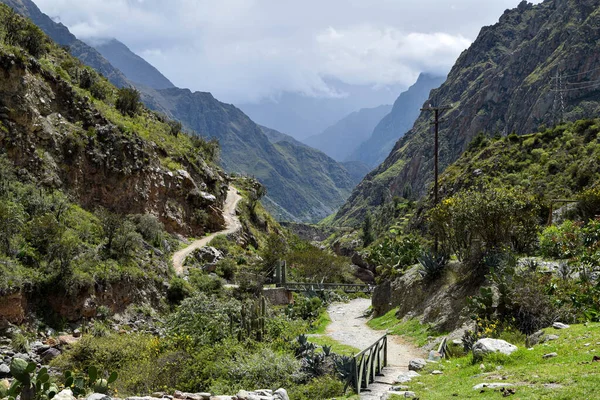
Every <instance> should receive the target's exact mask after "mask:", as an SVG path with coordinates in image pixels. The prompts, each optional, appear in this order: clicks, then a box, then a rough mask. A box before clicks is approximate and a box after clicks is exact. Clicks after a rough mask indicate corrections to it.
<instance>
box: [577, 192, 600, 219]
mask: <svg viewBox="0 0 600 400" xmlns="http://www.w3.org/2000/svg"><path fill="white" fill-rule="evenodd" d="M577 199H578V200H579V203H578V204H577V209H578V210H579V214H580V216H581V218H582V219H583V220H584V221H588V220H590V219H595V218H596V217H597V216H598V215H600V186H599V187H595V188H591V189H588V190H585V191H583V192H582V193H581V194H579V196H577Z"/></svg>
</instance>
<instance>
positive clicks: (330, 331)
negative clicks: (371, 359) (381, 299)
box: [326, 299, 424, 400]
mask: <svg viewBox="0 0 600 400" xmlns="http://www.w3.org/2000/svg"><path fill="white" fill-rule="evenodd" d="M370 305H371V300H370V299H356V300H352V301H351V302H349V303H344V304H340V303H336V304H332V305H331V306H329V308H328V309H327V312H328V313H329V317H330V318H331V321H332V322H331V324H329V326H328V327H327V331H326V333H327V335H328V336H330V337H331V338H333V339H335V340H337V341H338V342H340V343H343V344H347V345H350V346H354V347H357V348H359V349H360V350H364V349H366V348H367V347H369V346H371V345H372V344H373V343H375V342H376V341H377V339H379V338H380V337H381V336H383V335H384V334H385V331H376V330H374V329H371V328H370V327H369V326H368V325H367V318H366V317H365V316H364V315H365V312H366V311H367V309H368V308H369V306H370ZM423 356H424V354H423V351H422V350H419V349H418V348H416V347H415V346H413V345H412V344H409V343H408V342H406V341H405V340H404V339H402V338H401V337H399V336H391V335H388V366H387V367H386V368H385V369H384V371H383V376H378V377H377V379H376V381H375V383H373V384H372V385H370V386H369V388H368V390H366V391H364V392H362V393H361V394H360V398H361V400H375V399H376V400H380V399H381V396H382V395H383V394H384V393H386V392H388V391H389V390H390V388H391V386H392V384H393V383H394V380H395V379H396V377H397V376H398V375H399V374H400V373H402V372H406V371H408V362H409V361H410V360H412V359H415V358H422V357H423Z"/></svg>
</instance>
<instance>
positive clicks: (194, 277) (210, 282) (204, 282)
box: [189, 268, 223, 294]
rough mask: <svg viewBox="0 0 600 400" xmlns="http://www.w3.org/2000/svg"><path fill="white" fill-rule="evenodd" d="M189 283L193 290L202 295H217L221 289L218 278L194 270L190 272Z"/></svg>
mask: <svg viewBox="0 0 600 400" xmlns="http://www.w3.org/2000/svg"><path fill="white" fill-rule="evenodd" d="M189 282H190V286H191V287H192V288H193V289H195V290H196V291H198V292H201V293H204V294H218V293H219V292H220V291H221V289H222V288H223V281H222V280H221V279H220V278H218V277H216V276H212V275H209V274H207V273H206V272H204V271H202V270H200V269H196V268H194V269H191V270H190V275H189Z"/></svg>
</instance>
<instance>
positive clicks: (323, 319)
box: [310, 309, 331, 335]
mask: <svg viewBox="0 0 600 400" xmlns="http://www.w3.org/2000/svg"><path fill="white" fill-rule="evenodd" d="M330 323H331V318H329V313H328V312H327V309H323V310H322V311H321V313H320V314H319V316H318V317H317V319H316V320H315V322H313V324H312V327H311V329H310V333H316V334H320V335H322V334H324V333H325V331H326V330H327V327H328V326H329V324H330Z"/></svg>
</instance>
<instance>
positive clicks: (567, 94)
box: [334, 0, 600, 224]
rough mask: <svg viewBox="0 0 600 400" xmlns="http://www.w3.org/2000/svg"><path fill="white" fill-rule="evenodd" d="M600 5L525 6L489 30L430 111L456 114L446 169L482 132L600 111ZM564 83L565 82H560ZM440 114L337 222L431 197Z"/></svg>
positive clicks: (436, 93)
mask: <svg viewBox="0 0 600 400" xmlns="http://www.w3.org/2000/svg"><path fill="white" fill-rule="evenodd" d="M597 38H600V2H599V1H598V0H580V1H569V0H546V1H544V2H542V3H540V4H537V5H533V4H530V3H528V2H526V1H523V2H521V3H520V4H519V6H518V7H517V8H515V9H511V10H507V11H506V12H505V13H504V14H503V15H502V16H501V18H500V20H499V22H498V23H496V24H495V25H492V26H487V27H484V28H483V29H482V30H481V32H480V33H479V35H478V37H477V39H476V40H475V42H474V43H473V44H472V45H471V46H470V48H469V49H468V50H466V51H464V52H463V53H462V54H461V56H460V57H459V59H458V60H457V62H456V64H455V65H454V67H453V68H452V70H451V71H450V73H449V75H448V77H447V79H446V81H445V82H444V83H443V84H442V85H441V87H440V88H438V89H435V90H433V91H432V92H431V95H430V98H429V100H428V101H429V103H430V104H431V105H433V106H447V107H449V109H448V110H447V111H445V112H444V113H443V122H442V125H441V130H440V167H441V169H442V170H443V169H444V168H445V167H446V166H448V165H449V164H451V163H452V162H454V161H455V160H457V159H458V157H459V156H460V155H461V154H462V153H463V151H464V150H465V149H466V148H467V146H468V145H469V143H470V142H471V141H472V140H473V138H474V137H475V136H476V135H477V134H478V133H480V132H484V133H485V134H487V135H500V136H506V135H508V134H509V133H512V132H514V133H516V134H527V133H530V132H535V131H536V130H537V129H538V127H540V126H541V125H548V126H549V125H552V124H554V123H556V122H558V121H561V120H576V119H581V118H583V117H586V116H591V115H598V112H600V85H599V84H598V81H599V80H600V69H599V68H598V66H599V62H600V61H599V59H598V54H599V52H598V44H597V43H598V41H597V40H596V39H597ZM557 78H558V79H557ZM431 122H432V115H431V113H430V112H422V113H421V114H420V115H419V117H418V119H417V120H416V122H415V124H414V125H413V127H412V129H411V130H410V131H409V132H408V133H407V134H406V135H404V136H403V137H402V138H401V139H400V140H399V141H398V142H397V143H396V144H395V146H394V147H393V149H392V151H391V153H390V154H389V155H388V157H387V158H386V159H385V161H384V162H383V163H382V164H381V165H380V166H379V167H378V168H377V169H375V170H374V171H373V172H371V173H370V174H369V175H367V177H365V179H364V180H363V181H362V182H361V183H360V184H359V185H358V187H357V188H356V189H355V190H354V191H353V193H352V195H351V197H350V199H349V200H348V202H347V203H346V204H345V205H344V206H343V207H342V208H341V209H340V210H339V211H338V213H337V214H336V216H335V218H334V223H337V224H358V223H360V221H362V218H363V217H364V215H365V210H367V209H369V208H372V207H378V206H381V205H382V204H384V203H385V202H387V201H389V200H391V199H392V198H393V197H394V196H402V195H403V194H406V193H412V196H413V197H415V198H418V197H420V196H422V195H423V194H425V193H426V192H427V190H428V188H429V187H430V183H431V182H432V178H433V156H432V154H433V135H432V134H431Z"/></svg>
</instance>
